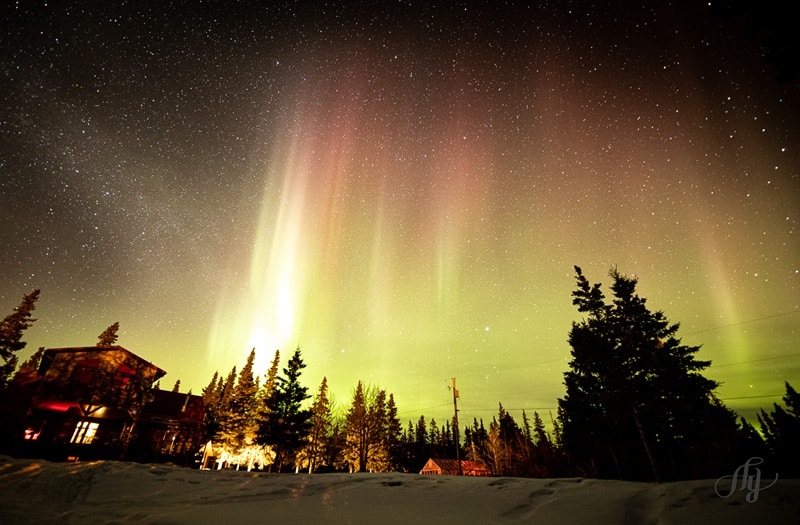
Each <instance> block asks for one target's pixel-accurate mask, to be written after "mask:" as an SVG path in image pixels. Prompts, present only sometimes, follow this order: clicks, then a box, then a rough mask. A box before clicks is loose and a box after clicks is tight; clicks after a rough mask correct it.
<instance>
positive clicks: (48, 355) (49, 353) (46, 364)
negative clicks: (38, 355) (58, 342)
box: [39, 345, 167, 381]
mask: <svg viewBox="0 0 800 525" xmlns="http://www.w3.org/2000/svg"><path fill="white" fill-rule="evenodd" d="M110 351H116V352H120V351H121V352H124V353H126V354H128V355H130V356H131V357H133V358H134V359H136V360H138V361H141V362H143V363H146V364H148V365H150V366H151V367H153V368H155V369H156V375H155V377H154V378H153V381H156V380H158V379H160V378H162V377H164V376H165V375H167V372H166V371H164V370H162V369H161V368H159V367H157V366H156V365H154V364H153V363H151V362H150V361H148V360H146V359H144V358H142V357H140V356H138V355H136V354H134V353H133V352H131V351H130V350H128V349H127V348H125V347H122V346H119V345H110V346H73V347H65V348H48V349H46V350H45V351H44V355H42V361H41V363H40V365H39V374H40V375H44V373H45V372H47V370H48V369H49V368H50V365H51V364H52V363H53V359H54V358H55V355H57V354H64V353H78V352H110Z"/></svg>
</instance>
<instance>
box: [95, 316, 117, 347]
mask: <svg viewBox="0 0 800 525" xmlns="http://www.w3.org/2000/svg"><path fill="white" fill-rule="evenodd" d="M117 332H119V321H117V322H115V323H114V324H112V325H111V326H109V327H108V328H106V329H105V330H104V331H103V333H102V334H100V335H99V336H97V339H98V341H97V346H114V344H116V342H117V338H118V337H119V336H118V335H117Z"/></svg>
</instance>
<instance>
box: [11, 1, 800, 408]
mask: <svg viewBox="0 0 800 525" xmlns="http://www.w3.org/2000/svg"><path fill="white" fill-rule="evenodd" d="M446 4H447V5H446V6H442V5H438V4H437V3H435V2H413V1H394V2H377V3H371V2H349V3H342V2H303V1H293V2H289V1H276V2H255V1H251V2H247V1H243V2H235V1H229V2H221V1H220V2H215V1H200V0H198V1H193V2H189V1H176V2H158V3H153V2H138V1H130V2H125V1H120V2H105V1H103V2H99V1H84V2H55V1H47V2H45V1H41V0H31V1H17V2H16V3H12V5H9V6H4V7H2V8H0V9H2V11H1V12H2V24H0V27H1V29H0V46H1V48H0V101H2V102H1V104H0V224H1V225H2V229H0V242H1V243H2V244H0V246H2V250H0V312H4V313H3V315H6V314H7V313H10V312H11V311H12V309H13V308H14V306H16V305H17V304H19V301H20V299H21V297H22V294H24V293H28V292H30V291H31V290H33V289H35V288H39V289H41V297H40V299H39V302H38V304H37V308H36V312H35V313H36V317H37V318H38V321H37V322H36V323H35V325H34V326H33V327H32V328H30V329H29V330H28V332H27V333H26V336H25V340H26V341H27V342H28V347H27V348H26V350H25V351H24V352H23V353H22V355H21V357H22V358H25V357H26V356H27V355H29V354H30V353H32V352H33V351H34V350H35V349H36V348H38V347H39V346H46V347H63V346H82V345H93V344H95V343H96V342H97V336H98V335H99V334H100V333H101V332H102V331H103V330H104V329H105V328H106V327H107V326H109V325H110V324H112V323H113V322H115V321H119V322H120V325H121V329H120V333H119V336H120V337H119V341H118V342H119V344H121V345H123V346H125V347H126V348H128V349H130V350H131V351H133V352H135V353H137V354H139V355H141V356H142V357H144V358H146V359H148V360H150V361H152V362H154V363H155V364H157V365H158V366H160V367H161V368H163V369H164V370H166V371H167V372H168V375H167V376H166V377H165V378H164V380H162V387H163V388H171V386H172V384H173V383H174V381H175V380H178V379H180V380H181V385H182V387H183V388H182V390H184V391H185V390H188V389H192V391H193V392H194V393H199V392H200V390H201V389H202V388H203V387H204V386H205V385H206V384H208V382H209V380H210V379H211V375H212V374H213V373H214V371H217V370H219V371H220V372H221V373H227V371H229V370H230V369H231V367H233V366H234V365H236V366H238V367H241V366H242V365H243V364H244V361H245V359H246V357H247V354H248V353H249V351H250V349H251V348H253V347H255V348H256V353H257V360H256V365H257V371H258V372H259V373H263V372H265V371H266V368H267V367H268V364H269V362H270V361H271V359H272V357H273V354H274V351H275V350H276V349H278V348H279V349H281V352H282V355H283V356H284V360H283V362H282V364H285V359H286V358H288V356H289V355H290V353H291V352H292V350H293V349H294V348H295V347H296V346H298V345H299V346H300V347H301V351H302V355H303V358H304V360H305V362H306V364H307V365H308V366H307V368H306V369H305V370H304V372H303V376H302V378H303V380H304V383H305V384H306V386H308V387H309V389H310V391H312V392H313V391H314V390H315V389H316V387H317V385H318V384H319V382H320V381H321V379H322V377H323V376H327V377H328V380H329V384H330V385H331V388H332V390H333V393H334V395H335V397H336V399H337V401H338V402H339V403H340V404H347V403H349V400H350V396H351V392H352V389H353V387H354V386H355V384H356V382H357V381H358V380H363V381H365V382H367V383H370V384H372V385H375V386H379V387H381V388H385V389H386V390H387V391H389V392H392V393H394V395H395V398H396V401H397V404H398V407H399V410H400V417H401V419H403V420H408V419H413V420H416V419H417V418H418V417H419V415H420V414H425V415H426V417H428V418H430V417H435V418H437V419H438V420H439V421H443V420H444V419H445V418H447V417H449V416H450V415H451V414H452V393H451V392H450V391H449V389H448V386H449V385H450V384H451V378H453V377H455V378H457V381H458V388H459V391H460V394H461V399H460V400H459V408H460V409H461V414H460V417H461V418H462V422H464V420H465V419H466V421H467V422H469V421H471V420H472V418H473V417H478V418H481V417H482V418H485V419H491V417H492V415H493V414H495V413H496V411H497V404H498V402H502V403H503V405H504V406H505V407H506V408H507V409H509V410H510V411H511V412H512V415H514V416H515V417H519V416H521V410H522V409H525V410H526V411H527V412H528V413H529V414H530V413H532V411H534V410H537V411H539V412H540V413H542V414H547V413H548V411H551V410H552V411H553V412H555V407H556V406H557V404H556V399H557V398H558V397H560V396H563V395H564V387H563V372H564V371H566V370H567V362H568V361H569V350H570V349H569V345H568V344H567V335H568V332H569V330H570V327H571V323H572V322H573V321H577V320H579V319H580V314H579V313H578V312H577V311H576V309H575V308H574V307H573V306H572V304H571V296H570V294H571V292H572V290H573V289H574V285H575V281H574V271H573V265H579V266H581V267H582V268H583V270H584V273H585V274H586V275H587V277H588V278H589V279H590V281H592V282H603V283H604V284H605V285H606V290H608V285H609V284H610V279H609V278H608V276H607V273H608V271H609V269H610V268H611V267H612V266H614V265H616V266H617V267H618V268H619V270H620V271H621V272H622V273H624V274H628V275H636V276H638V278H639V292H640V294H641V295H643V296H644V297H647V298H648V305H649V306H650V307H651V308H652V309H656V310H663V311H664V312H665V314H666V315H667V317H668V318H669V319H670V320H671V321H673V322H679V323H680V324H681V329H680V331H679V332H678V336H679V337H682V339H683V342H684V343H685V344H691V345H702V348H701V350H700V352H699V353H698V354H697V357H698V358H701V359H710V360H712V361H713V364H712V366H711V367H710V368H708V369H707V371H706V376H708V377H710V378H712V379H715V380H717V381H720V382H721V383H722V386H721V387H720V389H719V390H718V394H719V395H720V397H721V398H722V399H723V400H724V402H725V403H726V405H727V406H729V407H730V408H733V409H735V410H737V411H739V412H740V413H742V414H744V415H747V416H750V417H752V413H753V410H754V409H755V408H756V407H769V406H771V404H772V403H773V402H776V401H779V400H780V399H779V398H780V395H782V393H783V391H784V388H783V382H784V381H786V380H789V381H792V382H793V383H794V384H795V386H800V381H798V379H800V373H799V371H800V345H798V343H799V342H800V332H798V326H799V323H800V243H798V220H799V218H800V156H799V155H798V151H799V148H800V146H799V145H800V119H799V118H798V116H799V115H800V113H799V112H798V104H799V103H800V98H799V97H798V80H800V75H798V73H797V62H796V61H795V60H794V57H796V56H797V55H796V54H795V53H796V51H797V42H796V37H795V36H794V33H795V31H794V29H793V28H789V27H788V22H784V21H786V20H789V18H788V15H787V14H786V13H781V12H766V11H760V10H757V9H756V8H754V7H751V6H750V3H748V2H725V3H718V2H708V3H702V2H690V1H685V2H684V1H678V2H672V3H666V2H638V3H637V2H633V1H629V0H616V1H611V2H608V3H606V4H605V5H603V6H599V5H594V6H592V5H590V4H587V3H585V2H570V1H564V2H543V3H541V4H539V3H534V2H530V4H536V5H533V6H531V5H527V4H528V3H523V2H519V3H516V2H501V1H497V2H486V3H476V2H448V3H446ZM648 4H658V5H648ZM662 4H663V5H662ZM545 419H548V416H546V415H545Z"/></svg>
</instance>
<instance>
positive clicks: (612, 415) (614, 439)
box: [559, 266, 737, 481]
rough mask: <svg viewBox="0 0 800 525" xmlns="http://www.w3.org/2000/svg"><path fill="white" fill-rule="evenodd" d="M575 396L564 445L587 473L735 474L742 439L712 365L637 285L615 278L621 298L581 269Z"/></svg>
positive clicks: (563, 407)
mask: <svg viewBox="0 0 800 525" xmlns="http://www.w3.org/2000/svg"><path fill="white" fill-rule="evenodd" d="M575 271H576V274H577V282H578V286H577V290H575V291H574V292H573V293H572V296H573V304H575V305H576V306H577V307H578V311H579V312H581V313H583V314H585V315H586V318H585V319H583V320H582V321H580V322H577V323H573V325H572V330H571V331H570V334H569V344H570V346H571V347H572V352H571V355H572V360H571V361H570V363H569V365H570V370H569V371H568V372H566V373H565V374H564V383H565V385H566V387H567V388H566V389H567V392H566V396H565V397H564V398H563V399H559V408H560V412H559V418H560V422H561V426H562V429H561V430H562V433H563V436H562V437H563V441H564V444H565V446H566V448H567V450H568V451H569V453H570V454H571V456H572V458H573V460H574V461H575V462H576V463H577V465H578V466H579V467H580V468H581V469H582V471H583V473H584V474H587V475H594V476H599V477H618V478H622V479H643V480H656V481H662V480H667V479H681V478H687V477H698V476H712V475H715V474H716V473H717V472H719V471H720V469H722V468H728V467H729V466H730V464H731V461H732V458H730V457H728V454H729V453H730V450H731V449H730V443H731V442H732V441H734V440H735V439H736V434H737V426H736V419H735V416H734V414H733V412H731V411H729V410H727V409H726V408H725V407H724V406H723V405H722V404H721V403H720V402H719V400H717V399H716V398H715V397H714V393H713V392H714V389H715V388H716V387H717V383H716V382H714V381H712V380H710V379H707V378H705V377H703V375H701V373H700V372H701V371H702V370H704V369H705V368H706V367H708V366H709V364H710V362H709V361H698V360H696V359H695V358H694V354H695V353H696V352H697V351H698V350H699V347H692V346H685V345H682V344H681V342H680V340H679V339H677V338H676V337H675V334H676V333H677V331H678V328H679V326H678V325H677V324H670V323H669V321H668V320H667V318H666V317H665V315H664V314H663V313H662V312H661V311H655V312H652V311H650V310H649V309H648V308H647V306H646V304H645V303H646V300H645V299H644V298H641V297H639V296H638V295H637V294H636V285H637V280H636V279H635V278H630V277H626V276H624V275H622V274H620V273H619V272H618V271H617V270H616V269H612V270H611V271H610V273H609V275H610V277H611V278H612V280H613V283H612V285H611V290H612V291H613V294H614V299H613V301H612V302H611V303H607V302H606V299H605V296H604V294H603V292H602V291H601V289H600V287H601V285H600V284H594V285H590V284H589V281H588V280H587V279H586V278H585V277H584V276H583V273H582V272H581V269H580V268H578V267H577V266H576V267H575Z"/></svg>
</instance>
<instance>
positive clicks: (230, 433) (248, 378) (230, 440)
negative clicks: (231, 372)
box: [217, 348, 258, 455]
mask: <svg viewBox="0 0 800 525" xmlns="http://www.w3.org/2000/svg"><path fill="white" fill-rule="evenodd" d="M255 357H256V349H255V348H253V349H252V350H251V351H250V354H249V355H248V356H247V361H246V362H245V365H244V367H242V370H241V371H240V372H239V376H238V379H237V381H236V384H235V385H234V386H233V387H232V388H231V394H230V398H229V399H228V400H227V406H226V409H225V411H224V412H223V415H222V418H221V421H220V431H219V432H218V436H217V439H218V440H219V441H220V442H221V443H222V444H223V446H224V447H226V449H227V450H228V452H229V453H231V454H233V455H239V454H240V453H241V452H242V450H243V449H244V448H245V447H247V446H249V445H251V444H252V443H253V442H254V441H255V437H256V436H255V434H256V426H257V424H258V422H257V419H256V406H255V401H256V393H257V391H258V390H257V387H256V382H255V379H254V377H253V364H254V362H255Z"/></svg>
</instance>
